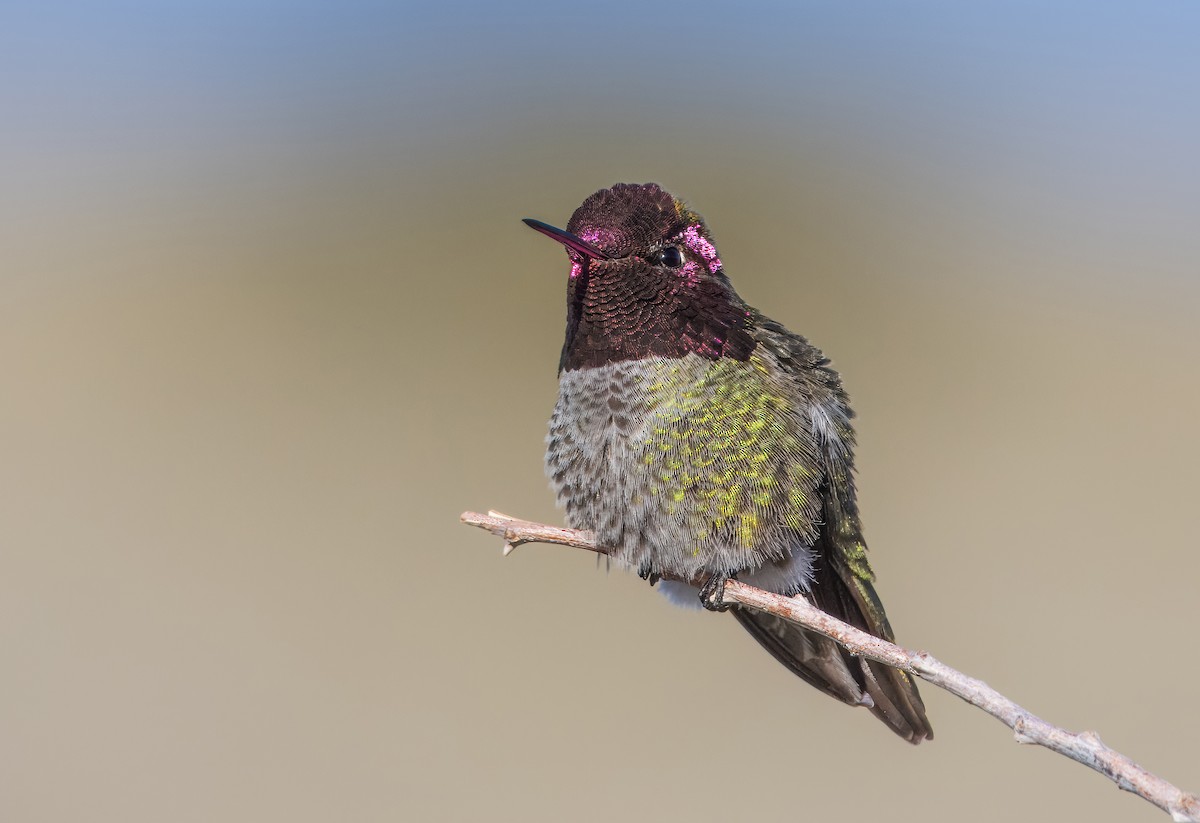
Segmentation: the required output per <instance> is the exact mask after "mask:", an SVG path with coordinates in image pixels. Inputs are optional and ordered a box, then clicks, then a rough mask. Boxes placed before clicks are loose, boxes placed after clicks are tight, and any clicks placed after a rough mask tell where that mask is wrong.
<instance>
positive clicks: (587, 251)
mask: <svg viewBox="0 0 1200 823" xmlns="http://www.w3.org/2000/svg"><path fill="white" fill-rule="evenodd" d="M521 222H522V223H524V224H525V225H526V226H529V228H531V229H533V230H534V231H540V232H541V233H542V234H544V235H546V236H547V237H549V238H550V239H551V240H557V241H558V242H559V243H562V244H563V245H564V246H566V247H567V248H569V249H574V250H575V251H577V252H579V253H580V254H582V255H583V256H585V257H591V258H594V259H596V260H608V259H609V257H610V255H607V254H605V253H604V252H602V251H600V249H598V248H596V247H595V246H593V245H592V244H591V243H589V242H587V241H586V240H583V239H582V238H579V237H576V236H575V235H573V234H571V233H570V232H569V231H563V230H562V229H558V228H555V227H554V226H551V225H550V224H549V223H543V222H542V221H541V220H534V219H533V218H532V217H526V218H525V219H524V220H522V221H521Z"/></svg>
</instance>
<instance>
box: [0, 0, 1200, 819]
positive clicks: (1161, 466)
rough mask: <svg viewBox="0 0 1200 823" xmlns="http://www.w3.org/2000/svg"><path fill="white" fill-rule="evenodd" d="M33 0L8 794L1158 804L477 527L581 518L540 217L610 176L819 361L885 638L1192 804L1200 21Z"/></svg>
mask: <svg viewBox="0 0 1200 823" xmlns="http://www.w3.org/2000/svg"><path fill="white" fill-rule="evenodd" d="M2 16H3V17H4V19H3V20H0V31H2V32H3V34H0V39H2V40H3V42H2V43H0V78H3V79H2V80H0V93H2V94H3V108H4V114H3V119H4V128H3V130H2V132H0V163H2V164H3V165H2V166H0V175H2V179H3V184H2V190H3V194H2V195H0V375H2V378H0V379H2V387H3V388H2V390H0V455H2V460H0V819H3V820H5V821H75V820H90V821H123V822H124V821H163V820H171V821H193V820H194V821H211V820H222V821H243V820H244V821H251V820H253V821H261V820H281V821H284V820H286V821H328V820H361V821H375V820H379V821H383V820H483V819H487V820H520V821H562V820H579V821H608V820H613V819H621V820H689V821H698V820H718V819H737V818H749V817H755V818H759V817H761V818H762V819H801V818H802V819H808V820H828V819H882V818H890V819H901V820H903V819H916V818H921V819H924V820H958V819H962V818H963V817H969V818H971V819H976V820H995V821H1000V820H1011V819H1014V818H1018V819H1034V820H1038V819H1047V820H1049V819H1087V820H1155V819H1165V818H1163V817H1162V816H1161V814H1160V813H1158V812H1157V811H1155V810H1154V809H1152V808H1151V807H1150V806H1148V805H1146V804H1144V803H1142V802H1141V801H1138V800H1136V799H1134V798H1132V797H1131V796H1129V795H1123V794H1121V793H1119V792H1118V791H1117V790H1116V789H1115V788H1114V787H1113V786H1112V785H1111V784H1109V783H1107V782H1106V781H1104V780H1103V779H1102V778H1100V777H1099V776H1097V775H1095V774H1093V773H1091V772H1089V771H1087V770H1085V769H1083V768H1081V767H1079V766H1077V765H1074V764H1072V763H1069V762H1068V761H1066V760H1064V759H1061V758H1058V757H1057V756H1054V755H1051V754H1049V753H1047V752H1044V751H1040V750H1027V749H1023V748H1020V747H1018V746H1016V745H1014V744H1013V742H1012V740H1011V736H1010V735H1009V734H1008V732H1007V731H1006V730H1005V729H1003V728H1002V727H1001V726H999V725H998V724H997V723H996V722H995V721H992V720H990V719H988V718H986V717H985V716H984V715H982V714H980V713H979V712H977V711H975V710H974V709H971V708H969V707H968V706H966V705H965V704H963V703H961V702H959V701H958V700H957V699H955V698H952V697H950V696H948V695H946V694H944V693H940V692H938V691H937V690H935V689H932V688H926V689H925V695H926V702H927V703H928V706H929V710H930V714H931V716H932V718H933V722H934V726H935V729H936V731H937V739H936V740H935V741H934V742H932V743H930V744H928V745H923V746H921V747H919V748H916V749H913V748H910V747H908V746H906V745H904V744H903V743H901V742H900V741H899V740H898V739H896V738H894V737H893V736H892V735H890V734H888V733H887V732H886V731H885V730H884V729H883V728H882V727H881V726H880V725H879V724H878V723H877V722H875V721H874V720H872V719H871V718H870V717H869V715H868V714H867V713H866V712H855V711H851V710H849V709H846V708H844V707H841V706H838V705H836V704H834V703H833V702H832V701H830V700H828V699H827V698H824V697H822V696H821V695H819V694H817V693H816V692H815V691H814V690H812V689H810V688H808V687H806V686H804V685H803V684H802V683H800V682H799V681H797V680H795V679H794V678H792V677H791V676H790V675H788V674H787V673H786V672H785V671H784V670H783V669H782V668H780V667H778V666H777V664H775V663H774V662H773V661H772V660H771V659H770V658H769V657H768V656H767V655H765V654H763V653H762V652H760V650H759V649H758V648H757V647H756V646H755V645H754V644H753V643H752V642H750V640H749V639H748V638H746V637H744V636H742V635H741V633H740V631H739V630H738V628H737V626H736V625H735V624H734V622H733V621H732V620H729V619H728V618H723V617H719V616H714V615H707V614H694V613H687V612H682V611H677V610H673V609H672V608H670V607H668V606H667V605H666V604H665V603H663V602H660V598H659V597H657V596H656V595H655V594H654V593H653V592H652V591H651V590H649V589H648V588H647V587H646V586H645V584H643V583H642V582H641V581H639V580H637V579H636V578H632V577H630V576H626V575H621V574H612V575H606V574H605V573H604V572H603V571H602V570H597V568H596V563H595V561H594V559H593V558H591V557H590V556H588V555H586V554H585V553H583V552H572V551H570V550H565V549H557V548H551V547H527V548H524V549H522V550H521V551H519V552H517V553H516V554H515V555H514V556H513V557H511V558H509V559H507V560H503V561H502V560H501V558H500V545H499V543H498V541H496V540H494V539H491V538H489V537H487V536H485V535H483V534H482V533H479V532H474V531H469V530H468V529H466V528H465V527H462V526H459V525H458V524H457V516H458V514H459V512H461V511H462V510H464V509H468V508H474V509H487V508H496V509H499V510H502V511H506V512H509V513H512V514H516V515H521V516H525V517H529V518H534V519H544V520H547V521H550V522H557V518H558V515H557V513H556V512H555V510H554V508H553V503H552V498H551V495H550V493H549V492H548V491H547V489H546V484H545V481H544V479H543V476H542V470H541V458H542V450H543V435H544V427H545V421H546V418H547V416H548V414H549V411H550V408H551V406H552V404H553V400H554V395H555V365H556V363H557V358H558V349H559V346H560V345H561V336H562V322H563V313H564V309H563V288H564V278H565V274H566V261H565V259H564V257H563V255H562V252H561V250H559V249H556V248H555V247H554V246H553V244H550V243H548V242H546V241H545V240H544V239H543V238H540V237H538V236H537V235H535V234H534V233H532V232H529V231H528V230H527V229H525V228H524V227H522V226H521V224H520V223H519V222H518V220H519V218H521V217H526V216H531V217H537V218H540V219H544V220H547V221H551V222H557V223H560V224H561V223H563V222H565V221H566V219H567V218H568V217H569V215H570V213H571V210H572V209H573V208H574V207H575V206H576V205H577V204H578V203H579V201H581V200H582V199H583V198H584V197H585V196H586V195H587V194H589V193H591V192H592V191H593V190H595V189H597V188H600V187H602V186H606V185H610V184H612V183H614V182H617V181H621V180H628V181H635V182H641V181H646V180H656V181H658V182H661V183H663V184H664V185H666V186H668V187H669V188H670V189H671V190H672V191H674V192H675V193H677V194H679V195H682V196H684V197H685V198H687V199H688V200H689V202H690V203H691V204H692V205H693V206H694V207H695V208H697V209H698V210H699V211H701V212H702V213H703V214H705V216H706V217H707V218H708V220H709V222H710V224H711V225H712V226H713V227H714V231H715V233H716V235H717V239H718V241H719V243H720V248H721V252H722V257H723V259H724V260H725V261H726V264H727V267H728V271H729V272H730V274H731V276H732V277H733V279H734V282H735V284H736V285H737V286H738V288H739V289H740V291H741V293H742V294H743V296H745V297H746V298H747V299H748V300H749V301H750V302H751V303H753V304H755V305H757V306H759V307H761V308H763V309H765V310H766V311H767V312H768V313H769V314H771V315H772V316H774V317H777V318H778V319H780V320H781V321H784V322H785V323H787V324H788V325H789V326H790V327H792V328H793V329H795V330H797V331H801V332H803V333H805V334H806V335H808V336H809V337H810V338H811V339H812V340H813V341H815V342H816V343H817V344H818V345H820V346H821V347H822V348H824V349H825V351H826V352H827V353H829V354H831V355H832V356H833V358H834V360H835V364H836V365H837V367H838V368H839V369H840V370H841V371H842V373H843V375H844V377H845V380H846V382H847V385H848V386H849V388H850V390H851V393H852V397H853V399H854V401H855V405H856V408H857V410H858V412H859V415H860V425H859V432H860V461H859V465H860V478H861V490H862V505H863V509H864V513H865V517H866V523H867V528H868V539H869V541H870V543H871V546H872V548H873V559H874V562H875V565H876V569H877V571H878V572H879V577H880V589H881V591H882V594H883V596H884V599H885V601H886V603H887V605H888V609H889V612H890V614H891V616H892V619H893V623H894V624H895V625H896V627H897V629H898V632H899V634H900V638H901V640H902V641H904V642H906V643H908V644H911V645H913V646H917V647H921V648H926V649H928V650H930V651H932V652H933V653H935V654H936V655H938V656H940V657H941V658H942V659H944V660H945V661H947V662H948V663H950V664H952V665H955V666H958V667H960V668H962V669H963V670H965V671H967V672H970V673H972V674H974V675H977V676H979V677H982V678H984V679H986V680H987V681H988V682H990V683H992V684H993V685H995V686H996V687H998V688H1000V689H1001V690H1002V691H1004V692H1006V693H1008V694H1009V695H1011V696H1012V697H1013V698H1015V699H1017V700H1018V701H1020V702H1022V703H1023V704H1024V705H1026V706H1027V707H1028V708H1030V709H1031V710H1033V711H1035V712H1038V713H1041V714H1042V715H1043V716H1045V717H1047V718H1049V719H1051V720H1053V721H1056V722H1059V723H1061V724H1064V725H1066V726H1068V727H1070V728H1075V729H1081V728H1093V729H1098V730H1099V731H1100V733H1101V734H1102V735H1103V737H1104V739H1105V740H1106V741H1107V742H1109V743H1110V744H1112V745H1113V746H1115V747H1117V748H1119V749H1121V750H1122V751H1125V752H1127V753H1129V754H1130V755H1131V756H1133V757H1134V758H1135V759H1138V760H1140V761H1141V762H1143V763H1144V764H1145V765H1146V766H1147V767H1149V768H1151V769H1152V770H1156V771H1158V772H1160V773H1161V774H1162V775H1163V776H1165V777H1167V778H1168V779H1172V780H1174V781H1176V782H1177V783H1179V784H1180V785H1183V786H1185V787H1188V788H1191V789H1200V754H1198V751H1197V748H1196V744H1195V741H1196V740H1197V739H1200V712H1198V711H1197V709H1196V704H1197V698H1198V697H1200V686H1198V685H1197V683H1198V680H1200V663H1198V660H1197V652H1196V646H1197V643H1196V626H1197V622H1198V621H1200V604H1198V603H1197V597H1196V589H1197V585H1196V581H1197V575H1200V551H1198V549H1197V540H1196V536H1195V533H1194V523H1195V513H1196V510H1197V503H1196V501H1197V498H1198V497H1200V422H1198V421H1200V333H1198V330H1197V318H1198V316H1200V269H1198V267H1197V260H1200V234H1198V232H1197V230H1196V226H1197V223H1198V219H1200V161H1198V159H1197V153H1196V146H1197V145H1200V111H1198V110H1197V107H1196V106H1195V88H1196V84H1197V80H1200V57H1198V56H1197V52H1196V50H1195V48H1194V33H1195V30H1196V25H1197V24H1198V23H1200V14H1197V11H1196V8H1195V7H1191V6H1189V7H1183V6H1175V5H1165V4H1164V5H1155V4H1148V5H1139V6H1138V7H1137V8H1136V9H1132V8H1131V9H1130V10H1128V11H1124V12H1120V11H1116V10H1114V9H1113V8H1111V7H1101V6H1095V5H1094V4H1087V5H1084V4H1059V5H1058V6H1056V8H1055V10H1053V11H1047V10H1041V9H1039V8H1038V7H1037V6H1033V5H1029V6H1017V5H1011V4H1010V5H1008V6H1005V7H1003V8H1000V7H995V8H989V7H987V6H983V5H977V6H973V7H971V8H970V9H967V8H961V7H959V6H957V5H955V4H944V5H938V4H921V5H914V6H907V7H906V6H903V5H900V4H887V5H879V6H875V7H870V6H868V7H862V6H856V7H855V8H854V9H850V8H847V7H846V4H832V3H831V4H827V5H821V4H809V5H803V6H799V7H795V8H792V9H790V10H786V11H783V10H773V11H770V12H768V11H765V10H763V11H755V10H754V9H750V8H746V7H744V6H739V9H738V10H736V11H730V10H727V9H721V8H716V7H706V6H705V5H703V4H699V5H697V4H689V5H672V4H667V5H659V6H656V7H655V8H654V9H653V10H645V9H641V10H637V11H635V10H634V7H632V6H630V7H624V6H621V5H619V4H617V5H613V6H611V7H609V6H608V5H607V4H606V5H605V6H604V7H600V6H596V5H594V4H592V5H585V6H574V7H567V8H563V7H561V6H558V5H554V6H551V5H549V4H546V5H544V6H542V5H538V4H518V5H515V6H514V5H512V4H505V5H504V6H503V8H497V9H492V8H491V7H484V6H478V7H472V6H465V7H457V8H455V9H453V10H445V11H434V10H432V9H431V8H425V7H420V6H417V5H416V4H400V5H395V6H386V5H371V4H360V3H350V4H336V5H335V4H330V5H329V6H327V7H323V6H317V5H295V4H271V3H265V2H253V3H248V4H247V3H239V4H232V3H229V4H226V3H220V2H218V3H205V4H203V5H201V4H196V5H194V6H188V5H176V6H173V7H171V8H170V9H167V8H166V7H163V6H155V5H145V6H139V5H137V4H132V5H130V4H126V5H114V6H110V7H108V8H104V9H98V8H93V7H90V6H86V5H80V6H77V7H74V8H70V9H67V10H64V8H62V7H55V10H51V9H50V7H48V6H45V7H43V6H40V5H38V6H35V5H30V6H27V7H26V6H21V5H15V6H10V7H8V8H7V9H6V10H5V11H4V12H3V14H2ZM714 729H716V730H718V731H719V733H718V734H717V735H716V743H715V745H714Z"/></svg>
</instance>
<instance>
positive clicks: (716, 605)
mask: <svg viewBox="0 0 1200 823" xmlns="http://www.w3.org/2000/svg"><path fill="white" fill-rule="evenodd" d="M728 582H729V575H728V574H725V573H723V572H714V573H713V574H710V575H709V576H708V580H706V581H705V583H704V585H703V586H702V587H701V588H700V603H701V604H702V605H703V606H704V608H706V609H708V610H709V611H710V612H727V611H729V610H730V609H731V608H733V604H732V603H726V602H725V584H726V583H728Z"/></svg>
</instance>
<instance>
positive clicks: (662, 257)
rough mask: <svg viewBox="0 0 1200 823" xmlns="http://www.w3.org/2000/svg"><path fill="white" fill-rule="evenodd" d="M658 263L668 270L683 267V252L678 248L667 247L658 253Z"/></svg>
mask: <svg viewBox="0 0 1200 823" xmlns="http://www.w3.org/2000/svg"><path fill="white" fill-rule="evenodd" d="M658 259H659V262H660V263H662V264H663V265H664V266H666V267H667V268H669V269H677V268H679V267H680V266H682V265H683V252H681V251H680V250H679V247H678V246H667V247H666V248H665V249H663V250H662V251H660V252H659V253H658Z"/></svg>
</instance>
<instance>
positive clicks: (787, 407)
mask: <svg viewBox="0 0 1200 823" xmlns="http://www.w3.org/2000/svg"><path fill="white" fill-rule="evenodd" d="M785 390H786V389H785V387H784V386H783V385H780V376H779V375H778V374H777V373H775V372H774V371H773V370H772V369H771V368H770V366H769V365H768V364H767V363H766V362H765V361H764V360H763V359H762V358H760V357H758V356H757V355H755V356H752V357H751V358H750V360H749V361H748V362H742V361H737V360H728V359H722V360H718V361H716V362H714V363H712V364H711V367H709V368H706V369H704V370H703V371H700V372H698V373H697V372H696V371H695V370H693V369H690V368H688V367H687V361H682V360H679V361H674V365H664V366H662V367H661V369H660V373H659V374H658V375H656V376H655V377H652V378H649V379H648V380H647V385H645V394H646V402H647V403H648V405H649V406H650V407H651V408H653V409H654V410H655V414H654V416H653V417H652V418H651V421H650V424H649V425H648V426H647V427H646V429H645V430H644V432H643V439H642V440H641V442H640V448H641V452H642V455H643V457H642V462H643V463H644V464H645V466H646V467H647V470H648V472H647V473H648V478H647V479H648V481H649V482H648V486H649V492H650V494H652V495H656V496H659V497H660V498H661V499H662V500H664V501H665V505H666V511H667V512H668V513H669V514H671V515H674V516H679V517H682V519H683V520H684V521H685V522H686V523H687V525H688V528H689V529H690V530H691V532H692V533H693V534H694V535H695V538H696V540H697V541H698V542H703V541H705V540H709V539H711V538H714V537H725V538H729V537H732V538H734V539H735V540H736V542H737V544H738V545H740V546H742V547H743V548H746V549H750V548H753V547H755V546H757V545H761V544H762V542H763V540H762V538H763V533H762V530H763V529H764V528H766V527H767V524H771V523H775V524H778V523H782V524H783V525H785V526H787V528H789V529H792V530H794V531H795V532H797V533H798V534H801V535H804V536H805V537H806V538H807V539H815V534H814V533H813V532H814V528H813V526H814V521H815V517H814V515H815V513H816V511H817V510H818V507H819V502H818V501H817V500H815V499H814V497H815V495H813V494H811V493H810V492H807V491H806V490H811V489H812V488H813V485H814V484H813V476H812V472H811V470H810V468H809V467H811V466H813V465H815V464H816V462H817V458H816V455H815V454H814V453H813V450H812V445H811V442H812V441H811V438H810V437H806V436H804V435H806V434H807V431H806V430H803V429H800V428H799V427H798V426H796V425H787V422H788V419H789V417H790V416H791V409H792V407H793V404H791V403H790V402H789V401H788V399H787V395H786V394H785ZM771 514H775V515H776V516H774V517H772V516H769V515H771ZM806 532H808V534H805V533H806Z"/></svg>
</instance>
